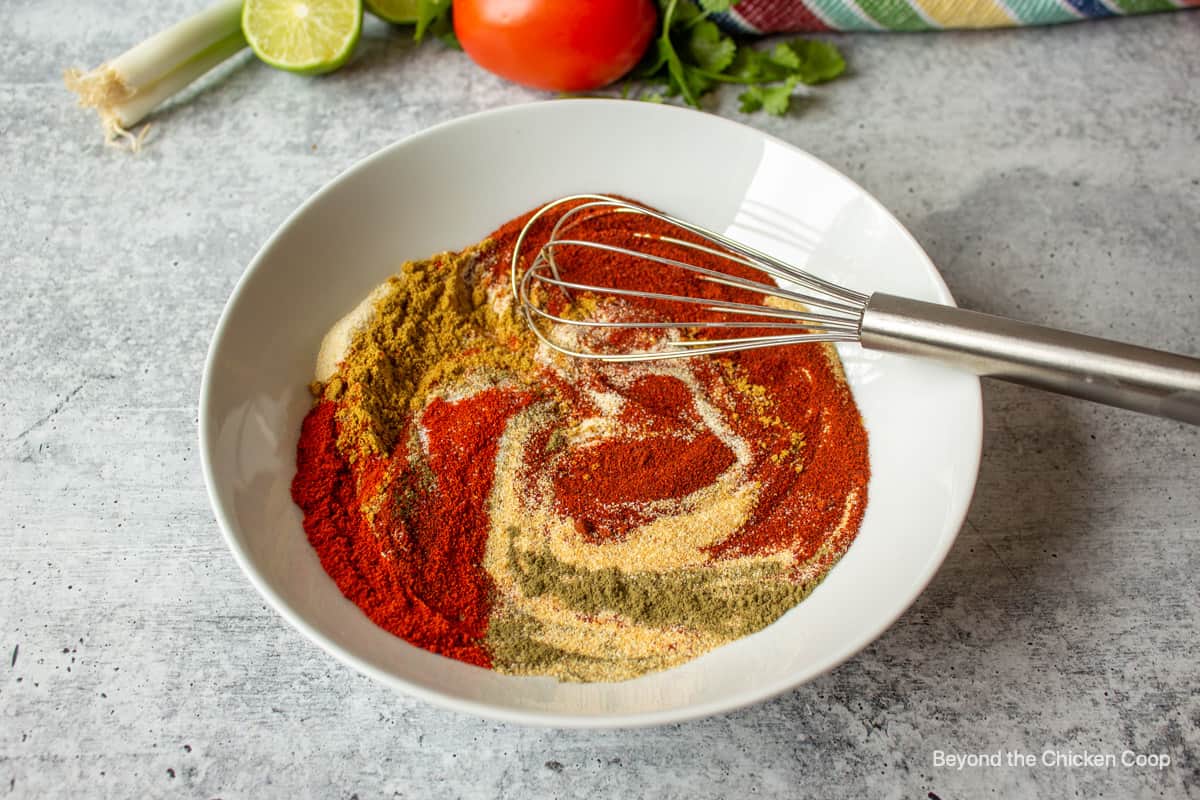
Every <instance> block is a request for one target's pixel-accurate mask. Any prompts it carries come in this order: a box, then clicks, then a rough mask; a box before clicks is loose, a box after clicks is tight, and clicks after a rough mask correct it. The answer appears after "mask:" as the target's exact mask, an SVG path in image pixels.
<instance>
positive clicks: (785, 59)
mask: <svg viewBox="0 0 1200 800" xmlns="http://www.w3.org/2000/svg"><path fill="white" fill-rule="evenodd" d="M734 2H735V0H698V2H693V0H658V4H659V11H660V16H661V19H662V28H661V32H660V33H659V36H658V38H657V39H655V41H654V44H653V45H652V46H651V48H650V52H649V53H648V54H647V57H646V58H645V59H644V61H643V64H642V67H641V69H640V70H638V71H637V73H636V75H637V77H640V78H642V79H643V80H646V81H650V82H660V83H662V84H665V87H666V88H665V89H664V90H663V91H662V92H661V93H659V92H654V93H651V94H650V97H652V98H653V97H659V96H660V95H661V94H665V95H666V96H668V97H682V98H683V100H684V102H686V103H687V104H688V105H691V106H696V107H697V108H698V107H699V106H700V98H701V97H702V96H704V95H705V94H707V93H708V92H710V91H712V90H713V89H714V88H716V87H717V86H718V85H719V84H722V83H735V84H742V85H743V86H745V87H746V88H745V90H744V91H743V92H742V93H741V94H740V95H739V96H738V100H739V101H740V103H741V110H742V111H744V112H746V113H750V112H754V111H759V110H761V111H765V112H767V113H768V114H774V115H777V116H782V115H783V114H786V113H787V111H788V108H789V107H790V105H791V99H792V96H793V94H794V92H795V90H796V87H797V86H799V85H800V84H806V85H813V84H818V83H824V82H825V81H830V80H833V79H834V78H836V77H838V76H839V75H841V74H842V73H843V72H844V71H845V69H846V62H845V60H844V59H843V58H842V54H841V53H840V52H838V49H837V48H836V47H834V46H833V45H831V44H829V43H828V42H821V41H814V40H808V39H794V40H791V41H786V42H780V43H778V44H776V45H775V47H774V48H773V49H772V50H770V51H765V50H758V49H755V48H753V47H751V46H750V45H749V44H746V43H744V42H738V41H736V40H734V39H733V37H731V36H729V35H728V34H726V33H725V32H724V31H722V30H721V29H720V27H718V26H717V24H716V23H715V22H713V21H712V19H710V18H709V17H710V15H711V14H717V13H720V12H722V11H728V10H729V9H730V7H732V6H733V4H734Z"/></svg>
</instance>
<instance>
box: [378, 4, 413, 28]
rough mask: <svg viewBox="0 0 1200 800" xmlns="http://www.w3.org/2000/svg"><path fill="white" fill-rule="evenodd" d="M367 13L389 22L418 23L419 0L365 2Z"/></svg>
mask: <svg viewBox="0 0 1200 800" xmlns="http://www.w3.org/2000/svg"><path fill="white" fill-rule="evenodd" d="M365 2H366V5H367V11H370V12H371V13H372V14H374V15H375V16H377V17H379V18H380V19H382V20H385V21H387V22H396V23H401V24H404V23H413V22H416V21H417V0H365Z"/></svg>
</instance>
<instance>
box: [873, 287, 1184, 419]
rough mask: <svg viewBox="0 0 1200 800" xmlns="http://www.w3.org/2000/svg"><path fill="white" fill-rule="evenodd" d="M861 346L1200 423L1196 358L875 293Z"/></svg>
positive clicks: (1086, 398) (1120, 406)
mask: <svg viewBox="0 0 1200 800" xmlns="http://www.w3.org/2000/svg"><path fill="white" fill-rule="evenodd" d="M860 335H861V341H862V345H863V347H866V348H869V349H872V350H883V351H887V352H892V353H903V354H906V355H914V356H924V357H927V358H933V359H937V360H939V361H942V362H944V363H947V364H950V365H951V366H955V367H958V368H961V369H967V370H970V371H971V372H974V373H975V374H976V375H983V376H987V377H990V378H999V379H1001V380H1005V381H1011V382H1013V383H1020V384H1024V385H1026V386H1033V387H1036V388H1038V389H1046V390H1048V391H1051V392H1058V393H1059V394H1065V395H1071V396H1073V397H1081V398H1083V399H1085V400H1092V401H1095V402H1097V403H1105V404H1107V405H1110V406H1117V407H1119V408H1128V409H1131V410H1133V411H1140V412H1142V413H1145V414H1155V415H1157V416H1160V417H1167V418H1169V419H1175V420H1180V421H1182V422H1189V423H1191V424H1193V425H1200V359H1196V358H1189V357H1188V356H1181V355H1175V354H1173V353H1166V352H1163V351H1161V350H1151V349H1149V348H1146V347H1137V346H1135V345H1130V344H1122V343H1121V342H1113V341H1109V340H1107V339H1099V338H1096V337H1094V336H1084V335H1081V334H1078V333H1068V332H1066V331H1061V330H1056V329H1054V328H1046V327H1043V326H1041V325H1031V324H1029V323H1027V322H1017V321H1016V320H1012V319H1007V318H1005V317H996V316H992V315H991V314H981V313H979V312H977V311H967V310H965V309H961V308H955V307H953V306H943V305H938V304H936V303H926V302H922V301H920V300H910V299H908V298H905V297H896V296H894V295H889V294H883V293H876V294H874V295H872V296H871V298H870V299H869V300H868V301H867V307H866V310H865V311H864V312H863V317H862V327H861V330H860Z"/></svg>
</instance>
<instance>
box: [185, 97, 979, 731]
mask: <svg viewBox="0 0 1200 800" xmlns="http://www.w3.org/2000/svg"><path fill="white" fill-rule="evenodd" d="M583 103H587V104H589V105H591V106H595V105H596V104H608V105H611V106H619V107H620V109H621V110H622V111H623V112H624V111H627V110H629V108H630V107H631V106H632V107H637V108H639V109H642V111H641V112H639V113H649V114H664V115H681V116H682V115H688V116H690V115H701V116H703V117H704V118H705V119H706V124H712V125H718V126H730V127H735V128H738V129H740V130H742V131H749V132H751V133H752V134H753V135H755V136H756V137H759V138H761V139H763V140H765V141H769V142H772V143H774V144H776V145H779V146H781V147H784V148H786V149H788V150H789V151H792V152H793V153H796V154H798V155H801V156H803V157H805V158H807V159H809V160H811V161H812V162H813V165H814V166H816V167H817V168H819V169H824V170H827V171H829V172H831V173H833V174H834V175H835V176H837V177H838V178H840V179H842V180H845V181H848V182H849V183H850V184H851V185H852V186H853V187H854V188H855V189H856V190H857V191H858V192H860V193H861V197H862V199H864V200H865V201H866V202H868V203H869V204H871V205H872V206H874V207H875V210H876V211H878V212H881V213H882V214H883V215H885V216H886V218H888V219H890V220H892V221H893V222H894V223H895V224H896V226H897V227H898V228H899V230H900V231H901V232H902V233H903V235H904V236H905V237H906V238H907V239H908V240H909V242H910V243H911V244H912V246H913V247H915V248H916V250H917V251H918V252H920V253H921V255H922V256H923V257H924V259H925V262H926V266H927V268H928V271H929V276H930V277H931V278H932V279H933V283H934V285H935V289H936V290H937V293H938V294H939V295H940V298H939V300H940V302H942V303H944V304H947V305H955V302H954V298H953V297H952V295H951V294H950V290H949V288H948V287H947V286H946V283H945V281H944V280H943V278H942V276H941V273H940V272H939V271H938V269H937V267H936V265H935V264H934V263H933V261H932V259H930V258H929V255H928V254H927V253H926V252H925V250H924V248H923V247H921V245H920V243H919V242H918V241H917V240H916V238H915V237H914V236H913V234H912V233H911V232H910V231H909V230H908V228H907V227H906V226H905V225H904V224H903V223H901V222H900V221H899V220H898V219H897V218H896V217H895V215H893V214H892V213H891V211H890V210H888V209H887V207H885V206H884V205H883V204H882V203H881V202H880V201H879V200H878V199H876V198H875V196H874V195H872V194H871V193H870V192H868V191H866V190H865V189H863V188H862V187H861V186H860V185H859V184H858V183H857V182H855V181H854V180H853V179H851V178H849V177H848V176H846V175H845V174H843V173H842V172H841V171H839V170H837V169H835V168H834V167H832V166H830V165H829V164H827V163H826V162H824V161H823V160H821V159H820V158H818V157H817V156H814V155H812V154H811V153H809V152H808V151H806V150H803V149H802V148H800V147H797V146H796V145H793V144H791V143H790V142H786V141H784V140H782V139H780V138H778V137H776V136H773V135H771V134H769V133H766V132H764V131H761V130H759V129H757V128H753V127H751V126H749V125H745V124H743V123H741V122H738V121H736V120H731V119H728V118H725V117H721V116H718V115H716V114H710V113H707V112H702V111H695V110H692V109H689V108H683V107H679V106H672V105H659V104H651V103H631V101H628V100H618V99H609V98H567V99H557V100H539V101H533V102H528V103H519V104H515V105H509V106H503V107H500V108H494V109H488V110H485V111H479V112H475V113H472V114H467V115H464V116H459V117H455V118H453V119H449V120H446V121H443V122H440V123H438V124H436V125H433V126H431V127H428V128H424V129H422V130H420V131H417V132H415V133H413V134H410V135H408V136H405V137H403V138H401V139H399V140H397V141H395V142H393V143H392V144H389V145H386V146H385V147H382V148H380V149H379V150H376V151H375V152H373V153H371V154H369V155H367V156H365V157H363V158H361V159H359V160H358V161H356V162H355V163H353V164H352V165H350V166H349V167H347V168H346V169H344V170H342V171H341V172H340V173H338V174H337V175H336V176H335V177H333V178H332V179H331V180H329V181H327V182H326V183H325V184H324V185H322V186H321V187H320V188H319V189H317V190H316V191H315V192H313V193H312V194H311V195H309V196H308V197H307V198H306V199H305V200H304V201H303V202H302V203H301V204H300V205H299V206H297V207H296V208H295V209H294V210H293V211H292V212H291V213H290V214H288V215H287V217H286V218H285V219H284V220H283V221H282V222H281V223H280V224H279V225H278V227H277V228H276V229H275V231H274V232H273V233H272V234H271V236H270V237H268V238H267V240H266V241H265V242H264V243H263V244H262V245H261V246H260V247H259V248H258V250H257V251H256V252H255V254H254V256H253V257H252V258H251V259H250V261H249V263H248V264H247V266H246V268H245V270H243V272H242V274H241V276H240V277H239V278H238V280H237V282H236V283H235V285H234V287H233V290H232V291H231V292H230V295H229V299H228V300H227V301H226V302H225V306H224V308H223V309H222V311H221V315H220V318H219V319H218V321H217V324H216V326H215V327H214V328H213V333H212V337H211V338H210V340H209V346H208V350H207V353H206V355H205V359H204V370H203V374H202V377H201V383H200V397H199V423H198V436H199V449H200V461H201V468H202V471H203V474H204V483H205V491H206V493H207V495H208V500H209V505H210V507H211V508H212V510H213V513H214V515H215V517H216V520H217V525H218V527H219V528H220V530H221V534H222V536H223V537H224V539H225V543H226V545H227V546H228V547H229V549H230V551H231V552H232V554H233V557H234V560H235V561H236V562H237V564H238V566H239V567H240V568H241V570H242V572H243V574H244V575H245V576H246V577H247V578H248V579H249V581H250V583H251V585H252V586H254V588H255V589H256V590H257V591H258V592H259V594H260V595H262V597H263V598H264V599H265V600H266V601H267V602H268V604H270V605H271V607H272V608H274V610H275V611H276V612H278V613H279V614H280V615H281V616H282V617H283V618H284V619H285V620H287V622H289V623H290V624H291V625H292V626H293V627H294V628H296V629H297V630H298V631H300V632H301V633H302V634H304V635H305V636H306V637H308V638H309V639H310V640H311V641H313V642H315V643H316V644H317V645H318V646H319V647H321V649H322V650H324V651H325V652H326V653H328V654H329V655H332V656H333V657H334V658H335V659H337V660H338V661H339V662H341V663H342V664H344V665H346V666H348V667H351V668H352V669H354V670H356V671H358V672H359V673H361V674H364V675H367V676H368V677H370V678H373V679H374V680H377V681H379V682H380V683H382V684H384V685H386V686H388V687H390V688H392V689H398V690H400V691H402V692H404V693H406V694H409V695H411V696H413V697H416V698H419V699H421V700H424V701H426V702H428V703H430V704H432V705H435V706H438V707H441V708H446V709H449V710H452V711H457V712H460V713H464V714H471V715H473V716H476V717H482V718H484V719H490V720H495V721H499V722H511V723H517V724H521V725H529V726H540V727H553V728H585V729H606V728H607V729H611V728H641V727H650V726H656V725H667V724H673V723H680V722H687V721H690V720H695V719H700V718H703V717H710V716H714V715H719V714H725V713H728V712H731V711H735V710H738V709H741V708H745V707H747V706H750V705H755V704H758V703H762V702H765V701H767V700H770V699H772V698H774V697H778V696H779V695H781V694H783V693H785V692H787V691H790V690H792V689H794V688H796V687H798V686H800V685H802V684H804V683H807V682H809V681H812V680H814V679H816V678H818V677H820V676H821V675H824V674H826V673H828V672H830V671H832V670H833V669H834V668H836V667H838V666H840V665H841V664H843V663H845V662H846V661H847V660H849V659H850V658H852V657H853V656H854V655H856V654H858V653H859V652H861V651H862V650H863V649H865V648H866V647H867V646H868V645H869V644H871V643H872V642H874V641H875V640H876V639H878V638H879V637H880V636H881V635H883V633H884V632H886V631H887V630H888V629H889V628H890V627H891V626H892V625H894V624H895V622H896V621H897V620H898V619H899V618H900V617H901V616H902V615H903V614H904V613H906V612H907V611H908V610H909V609H910V608H911V607H912V605H913V603H914V602H916V600H917V598H918V597H919V596H920V595H921V593H922V592H924V590H925V588H926V587H927V586H928V585H929V583H930V582H931V581H932V580H933V577H934V575H936V574H937V572H938V570H939V569H940V568H941V565H942V563H943V561H944V560H945V558H946V556H947V555H948V554H949V552H950V549H951V547H953V545H954V542H955V541H956V540H957V538H958V534H959V533H960V532H961V529H962V526H963V524H964V522H965V520H966V515H967V511H968V510H969V508H970V505H971V500H972V498H973V496H974V492H975V485H976V482H977V480H978V475H979V466H980V461H981V458H982V452H983V435H982V434H983V396H982V390H981V385H980V380H979V378H978V377H976V378H975V379H974V381H973V384H972V385H971V387H970V389H971V393H972V394H973V395H974V396H973V398H970V400H971V402H970V403H969V404H968V403H966V402H964V404H963V415H964V421H965V422H968V423H971V424H973V427H974V439H975V442H976V446H975V447H974V448H973V452H972V453H971V464H970V470H969V472H970V475H969V476H967V478H965V479H964V489H965V490H964V491H963V492H962V493H961V495H959V496H958V497H956V498H955V502H954V505H953V506H952V507H950V508H949V509H948V513H947V515H946V520H947V521H948V522H950V523H952V530H953V533H952V534H951V535H949V536H945V537H943V539H944V541H943V542H942V543H941V545H940V547H938V548H937V549H936V550H934V551H933V552H931V553H930V554H929V558H928V559H927V560H926V562H925V567H924V571H923V574H921V576H920V578H919V579H918V580H917V581H915V582H914V583H913V584H912V586H911V588H910V589H909V591H908V594H907V596H906V597H905V598H904V601H903V602H902V603H897V605H896V610H895V611H894V612H893V613H892V614H891V615H890V616H888V617H886V618H885V619H883V620H882V621H881V622H880V623H879V624H877V625H875V626H873V627H871V628H865V629H863V631H862V632H861V633H860V635H859V636H857V637H856V640H855V642H854V643H853V644H852V645H849V646H847V647H845V648H843V649H842V650H840V651H838V652H835V653H833V654H832V655H830V656H829V657H827V658H826V659H825V660H824V662H823V663H822V664H821V665H820V666H819V667H818V668H816V669H812V670H807V671H804V672H797V673H795V674H794V675H790V676H788V677H787V678H785V679H781V680H778V681H775V682H773V683H771V684H768V685H765V686H763V687H761V688H759V689H757V690H754V691H746V692H742V693H740V694H734V695H731V696H730V697H727V698H723V699H721V700H714V701H709V702H705V703H698V704H695V705H689V706H684V707H680V708H675V709H667V710H658V711H647V712H635V713H620V714H611V715H605V714H566V713H558V712H551V711H529V710H520V709H511V708H501V707H497V706H494V705H491V704H489V703H487V702H483V701H479V700H470V699H464V698H459V697H453V696H449V695H445V694H442V693H440V692H438V691H435V690H433V689H429V688H426V687H424V686H421V685H419V684H416V683H413V682H410V681H408V680H406V679H404V678H401V677H399V676H397V675H395V674H393V673H391V672H388V671H386V670H384V669H381V668H379V667H376V666H374V665H372V664H370V663H369V662H367V661H366V660H365V659H362V658H360V657H359V656H357V655H355V654H354V653H352V652H350V651H348V650H347V649H345V648H343V647H342V646H341V645H340V644H338V643H337V642H334V641H333V640H331V639H329V638H328V637H327V636H325V635H324V634H323V633H321V632H320V631H319V630H317V629H316V628H315V627H313V626H312V625H311V624H309V623H308V622H307V621H306V620H305V619H304V618H303V617H302V616H301V615H300V613H299V612H297V611H296V610H295V609H294V608H292V606H290V605H289V604H288V603H287V602H286V601H285V600H284V599H283V598H282V597H281V596H280V595H279V594H278V593H277V592H276V591H275V590H274V589H273V588H272V587H271V586H270V585H269V584H268V583H267V582H266V580H265V579H264V578H263V577H262V576H261V575H260V574H259V573H258V571H257V570H256V569H255V567H254V566H253V564H252V563H251V561H250V557H249V555H248V553H247V552H246V550H245V548H244V547H243V546H242V545H241V544H240V543H239V542H238V540H237V538H236V537H235V535H234V532H233V531H234V524H233V521H232V519H231V518H230V516H229V514H228V513H227V512H226V510H225V508H224V506H223V505H222V503H221V501H220V499H219V497H218V493H217V490H216V485H217V478H216V473H215V471H214V468H213V456H212V454H211V452H210V448H213V447H215V437H214V435H213V429H212V427H211V425H212V423H211V421H210V416H211V413H212V404H213V392H214V388H213V374H214V369H215V362H216V352H217V350H218V349H219V345H220V343H221V341H222V340H223V338H224V335H225V331H226V328H227V326H228V324H229V321H230V320H231V319H232V318H233V316H234V314H235V313H236V312H237V309H238V306H239V305H240V300H241V298H242V295H243V289H244V288H245V286H246V285H247V284H248V282H249V281H250V280H251V279H252V277H253V275H254V274H255V273H256V272H257V271H258V270H259V269H261V268H262V264H263V263H264V261H265V256H266V254H267V253H269V252H270V251H271V250H272V249H273V248H274V246H275V243H276V242H277V241H278V240H280V239H282V238H283V237H284V236H286V235H288V233H289V231H290V229H291V228H292V226H293V225H295V224H296V221H297V220H298V219H299V218H300V217H301V216H302V215H303V214H304V213H305V212H306V211H307V210H308V209H309V207H311V206H313V205H315V204H316V203H318V202H319V201H320V200H321V199H322V198H323V197H324V196H325V195H326V194H327V193H329V192H331V191H333V190H334V189H335V188H336V187H338V186H339V185H340V184H342V183H343V182H344V181H346V180H348V179H350V178H351V177H352V176H354V175H356V174H358V173H359V172H361V171H366V170H369V169H371V168H372V166H373V165H374V164H375V163H376V162H378V161H381V160H383V159H386V158H388V157H389V156H390V155H391V154H392V153H393V152H395V151H397V150H399V149H402V148H404V147H407V146H410V145H412V144H414V143H416V142H419V141H422V140H424V139H427V138H432V137H437V136H439V135H441V134H442V132H443V131H445V130H447V129H450V128H454V127H457V126H460V125H469V124H477V123H479V122H480V121H482V120H486V119H492V118H501V117H505V116H510V115H524V114H530V113H541V112H542V110H543V109H547V108H550V107H561V106H566V105H579V104H583ZM968 405H969V408H968ZM969 412H973V413H969ZM956 506H961V507H956ZM948 527H949V526H948Z"/></svg>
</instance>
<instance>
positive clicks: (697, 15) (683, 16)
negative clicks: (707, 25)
mask: <svg viewBox="0 0 1200 800" xmlns="http://www.w3.org/2000/svg"><path fill="white" fill-rule="evenodd" d="M703 19H704V11H702V10H701V9H700V6H698V5H696V4H695V3H693V2H692V0H679V1H678V2H677V3H676V4H675V13H674V14H673V15H672V16H671V27H673V28H674V27H678V28H687V27H690V26H692V25H695V24H696V23H697V22H700V21H702V20H703Z"/></svg>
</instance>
